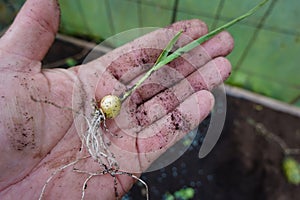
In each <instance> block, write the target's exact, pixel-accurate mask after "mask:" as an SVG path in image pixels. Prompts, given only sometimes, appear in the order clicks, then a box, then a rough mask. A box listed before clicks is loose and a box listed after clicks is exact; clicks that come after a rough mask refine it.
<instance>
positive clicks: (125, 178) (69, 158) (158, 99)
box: [3, 1, 267, 199]
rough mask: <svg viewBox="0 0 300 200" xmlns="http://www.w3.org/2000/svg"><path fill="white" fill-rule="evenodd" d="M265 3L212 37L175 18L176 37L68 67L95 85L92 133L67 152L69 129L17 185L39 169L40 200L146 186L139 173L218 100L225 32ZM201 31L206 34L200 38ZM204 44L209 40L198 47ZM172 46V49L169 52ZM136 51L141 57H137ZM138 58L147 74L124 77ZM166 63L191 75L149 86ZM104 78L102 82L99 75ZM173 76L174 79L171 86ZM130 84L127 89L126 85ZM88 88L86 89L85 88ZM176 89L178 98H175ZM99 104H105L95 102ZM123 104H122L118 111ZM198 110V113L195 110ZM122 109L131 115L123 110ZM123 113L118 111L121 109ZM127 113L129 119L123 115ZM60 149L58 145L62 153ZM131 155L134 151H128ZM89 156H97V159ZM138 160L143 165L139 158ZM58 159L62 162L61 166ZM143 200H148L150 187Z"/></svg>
mask: <svg viewBox="0 0 300 200" xmlns="http://www.w3.org/2000/svg"><path fill="white" fill-rule="evenodd" d="M266 2H267V1H263V2H262V3H261V4H259V5H258V6H257V7H255V8H254V9H252V10H250V11H249V12H248V13H247V14H245V15H243V16H241V17H239V18H237V19H235V20H233V21H231V22H229V23H227V24H226V25H224V26H222V27H220V28H218V29H216V30H214V31H212V32H210V33H208V34H204V33H205V32H206V28H205V26H204V25H203V23H202V22H199V21H197V20H194V21H188V22H178V23H175V24H174V25H172V26H170V27H169V29H170V30H172V32H173V34H169V35H168V34H165V33H166V29H161V30H158V31H156V32H155V33H152V34H149V35H147V36H144V37H142V38H141V39H137V40H136V41H134V42H132V43H129V44H127V45H125V46H123V47H121V48H119V49H116V50H114V51H112V52H110V53H109V54H108V55H106V56H104V57H103V58H100V59H98V60H96V61H93V62H91V63H89V64H86V65H89V68H87V66H79V67H75V68H72V69H69V71H68V72H67V73H70V72H71V74H74V73H75V74H76V75H77V76H78V77H77V78H78V79H79V80H80V81H83V82H84V81H86V82H87V83H93V84H94V86H91V87H92V90H93V91H94V94H92V95H86V96H85V97H86V98H87V100H88V102H86V103H87V104H90V103H91V102H92V101H93V99H95V100H96V104H95V105H94V107H92V109H91V112H90V113H89V114H84V115H81V117H82V118H84V120H85V123H86V124H87V131H83V132H82V133H79V135H80V138H81V140H80V142H79V143H82V144H83V145H82V146H81V145H78V142H76V143H77V145H75V146H73V147H72V148H71V149H68V148H70V146H68V148H66V146H64V145H63V142H65V143H66V142H67V141H66V139H67V138H69V139H70V138H71V139H70V140H76V138H74V137H73V136H72V135H70V134H71V133H70V132H73V133H74V130H72V131H70V132H68V133H69V134H66V135H65V136H64V137H63V138H61V140H60V141H59V142H58V144H57V146H56V150H55V149H54V150H53V151H51V153H50V154H49V155H48V156H46V155H45V156H46V157H45V158H44V159H43V160H42V162H41V164H39V165H38V166H37V168H34V169H35V170H33V173H32V174H30V172H28V173H29V174H28V176H26V177H25V178H24V180H22V181H21V182H20V183H18V184H15V185H13V187H15V188H26V187H28V186H24V185H22V182H26V181H30V180H31V181H32V180H35V179H34V178H36V176H38V174H39V172H40V173H41V174H43V176H46V175H47V174H48V175H49V176H48V178H47V179H43V180H45V183H44V184H42V189H41V192H40V195H39V198H40V199H46V198H48V196H49V198H51V196H52V198H56V197H66V198H72V199H73V197H77V198H78V197H79V196H81V199H84V198H85V197H86V198H96V197H97V196H98V197H99V198H100V199H110V198H113V197H115V198H119V197H120V196H121V195H123V194H124V193H125V192H126V191H128V190H129V189H130V187H131V186H132V184H133V182H134V180H138V181H140V182H141V183H143V184H144V186H145V187H146V188H147V184H146V183H145V182H144V181H143V180H141V179H139V178H138V176H139V174H140V173H141V172H142V171H144V170H145V169H147V167H149V165H150V164H151V162H152V161H154V160H155V159H156V158H157V157H158V156H159V155H161V154H162V153H163V152H164V151H165V149H166V148H168V147H170V146H171V145H172V144H174V143H175V142H176V141H177V140H178V139H180V138H181V137H183V136H184V135H185V134H186V133H187V132H188V131H189V130H191V129H193V128H194V127H195V126H197V124H198V123H199V122H200V121H201V120H202V119H203V118H204V117H205V116H206V115H207V114H208V113H209V111H210V109H211V107H212V106H213V98H212V96H211V94H210V93H209V92H208V91H206V90H209V89H212V87H213V86H215V85H217V84H220V83H221V82H222V81H223V80H224V79H226V78H227V76H228V74H229V72H230V64H229V63H228V61H227V60H226V59H224V58H223V57H222V56H224V55H227V54H228V53H229V52H230V51H231V49H232V42H231V38H230V36H229V35H228V34H227V33H220V32H221V31H222V30H224V29H226V28H228V27H229V26H231V25H233V24H235V23H236V22H238V21H240V20H242V19H244V18H245V17H247V16H249V15H250V14H252V13H254V12H255V11H256V10H257V9H258V8H259V7H260V6H262V5H263V4H264V3H266ZM28 4H30V3H28ZM12 27H13V26H12ZM195 27H197V28H198V29H197V28H195ZM193 28H195V30H193ZM199 29H200V30H199ZM182 31H183V34H185V35H188V36H189V38H192V39H193V40H194V41H192V42H190V41H188V40H186V39H181V32H182ZM193 31H195V32H193ZM196 32H197V33H196ZM199 32H200V33H199ZM218 33H220V34H219V35H218V36H216V37H214V38H212V39H211V40H208V39H210V38H211V37H212V36H215V35H216V34H218ZM174 35H175V36H174ZM201 35H204V36H202V37H200V36H201ZM158 37H159V38H162V39H161V40H160V41H159V42H161V43H165V45H164V47H162V49H163V50H159V49H158V50H159V51H156V50H151V49H150V50H148V51H149V52H147V51H146V50H145V49H142V50H141V49H140V50H141V51H143V52H144V53H145V54H141V51H135V50H136V49H138V47H140V46H141V45H140V44H141V43H143V42H150V43H153V42H154V43H155V42H157V38H158ZM197 38H198V39H197ZM207 40H208V41H207ZM205 41H207V42H206V43H204V44H203V45H201V46H199V44H201V43H203V42H205ZM178 46H179V48H178ZM180 46H182V47H180ZM174 48H177V49H174ZM125 49H133V51H132V52H133V53H132V54H130V53H129V54H127V55H126V57H122V55H123V53H124V51H125V52H126V50H125ZM171 50H172V52H173V53H170V51H171ZM137 52H138V53H140V54H136V53H137ZM188 53H190V54H188ZM203 54H207V55H209V56H208V57H206V58H199V57H198V58H197V57H194V59H196V60H197V61H201V62H202V63H201V62H200V64H199V63H198V64H197V63H196V64H195V63H193V61H192V60H189V59H191V58H193V55H203ZM136 55H138V56H140V57H143V56H144V57H146V58H147V59H148V60H147V61H148V63H154V64H153V65H152V66H150V68H149V69H147V70H146V71H142V69H145V68H140V69H139V68H138V67H137V68H138V69H139V71H138V72H136V71H134V72H133V73H132V74H133V75H134V76H132V77H131V76H124V77H122V73H123V72H122V71H120V70H119V69H120V68H122V69H123V70H128V71H130V70H133V68H132V66H128V65H126V64H128V63H126V62H127V61H128V60H130V59H133V58H135V56H136ZM150 55H151V56H150ZM185 55H188V57H190V58H186V59H187V60H188V61H190V63H193V64H195V65H196V67H195V66H190V65H189V63H188V62H186V61H185V60H184V59H182V57H184V56H185ZM181 56H182V57H181ZM116 57H119V58H120V59H119V60H114V61H115V62H112V63H113V64H114V65H110V64H108V65H107V66H108V67H107V68H106V70H104V71H103V69H101V68H99V64H103V63H104V65H105V64H106V63H111V61H112V60H113V59H112V58H116ZM175 59H177V60H175ZM203 59H204V60H203ZM166 64H169V65H170V66H171V67H172V68H173V69H175V70H176V71H178V72H179V73H180V74H182V76H184V77H186V78H185V79H182V80H187V82H186V81H181V80H178V79H174V80H168V81H169V82H168V84H169V87H167V89H166V88H161V87H160V86H155V87H153V84H152V85H151V84H149V83H148V82H147V81H152V82H155V81H154V80H155V78H156V79H157V78H161V77H162V74H163V71H157V70H159V69H160V68H161V67H163V66H165V65H166ZM120 65H122V66H120ZM212 66H215V71H211V68H212ZM117 67H120V68H117ZM163 69H164V68H162V70H163ZM95 70H96V73H95ZM101 70H102V71H101ZM135 70H136V69H135ZM156 71H157V73H156ZM56 72H57V71H56ZM212 72H213V73H216V72H217V75H214V74H211V73H212ZM43 73H44V75H46V76H47V75H48V76H49V77H50V76H51V75H49V73H51V71H48V72H47V71H46V72H43ZM47 73H48V74H47ZM93 74H95V76H94V79H95V80H96V81H94V80H92V79H93V78H92V75H93ZM99 74H100V75H101V76H99ZM111 75H112V76H113V77H111ZM214 76H216V77H214ZM99 77H100V79H101V80H100V81H99V80H98V79H99ZM207 77H208V78H207ZM106 78H107V79H109V81H107V80H106ZM177 78H178V77H177ZM206 78H207V79H206ZM78 79H77V80H78ZM157 80H158V79H157ZM172 81H175V82H173V83H172ZM95 83H96V84H95ZM108 83H110V85H108ZM125 83H127V84H128V85H129V86H126V84H125ZM187 83H188V84H187ZM87 85H88V86H83V87H89V84H87ZM149 85H151V88H150V90H149V88H147V87H148V86H149ZM104 86H105V87H104ZM128 88H129V89H128ZM88 90H89V89H87V88H84V91H88ZM175 93H176V96H175V95H174V94H175ZM107 95H108V96H107ZM33 96H34V95H33ZM42 97H44V98H49V101H48V100H47V101H46V100H45V101H44V100H40V99H43V98H42ZM36 99H38V100H36ZM101 99H102V100H101ZM31 101H32V98H31ZM47 102H51V96H50V97H48V96H47V95H45V96H44V95H38V96H34V101H33V103H35V104H37V103H38V104H39V106H42V107H47V106H45V105H43V104H45V103H47ZM98 102H101V103H100V104H98ZM154 104H155V105H161V106H160V107H159V108H161V110H159V112H155V115H151V105H154ZM67 105H68V104H67ZM67 105H66V106H67ZM124 105H125V106H124ZM126 105H127V106H126ZM132 105H133V106H132ZM137 105H138V106H137ZM48 106H50V107H52V108H49V107H47V108H48V109H52V110H53V109H58V110H60V111H55V112H65V111H62V110H64V109H63V108H64V106H63V105H60V102H59V101H55V103H53V104H49V105H48ZM121 106H122V109H120V108H121ZM195 107H196V108H195ZM126 108H130V109H126ZM195 109H196V110H197V111H196V112H195ZM124 110H125V111H128V112H122V111H124ZM119 111H121V112H120V113H119ZM68 112H69V113H68V115H70V113H74V112H75V113H77V110H75V111H68ZM64 115H65V113H64ZM91 115H92V116H91ZM124 116H126V117H128V118H124ZM130 120H132V121H130ZM124 121H125V122H124ZM117 123H119V124H117ZM124 127H125V129H124ZM73 128H74V127H73ZM124 130H125V131H124ZM77 131H78V130H77ZM127 131H128V132H133V133H134V134H135V135H132V133H131V135H128V134H127V133H128V132H127ZM79 132H80V131H79ZM149 136H150V137H149ZM77 141H78V140H77ZM129 144H131V145H129ZM57 149H60V151H58V150H57ZM67 149H68V150H67ZM64 151H65V152H66V155H65V156H66V157H65V158H64V157H61V156H60V157H58V158H55V155H59V154H58V152H64ZM128 152H129V154H130V155H127V154H126V153H128ZM51 154H52V155H51ZM132 155H134V156H132ZM90 158H92V160H93V161H92V162H91V159H90ZM55 159H57V161H55ZM137 160H138V162H136V161H137ZM53 162H54V163H53ZM58 163H61V164H62V165H58ZM63 163H64V164H63ZM134 163H136V165H134ZM51 166H52V167H51ZM63 173H66V175H62V174H63ZM95 176H97V177H99V178H98V179H97V180H96V177H95ZM93 177H95V178H93ZM100 177H101V178H100ZM60 179H61V180H60ZM99 179H100V180H99ZM64 180H65V181H64ZM67 180H68V181H67ZM70 180H72V181H70ZM103 183H105V184H103ZM40 184H41V183H40ZM55 187H57V188H68V187H69V188H71V190H73V191H75V192H74V193H76V194H71V193H66V192H65V191H64V189H58V190H59V191H60V192H61V194H59V195H58V194H57V193H54V191H55ZM80 188H81V189H80ZM105 188H106V189H107V190H105ZM13 189H14V188H13ZM30 190H32V188H31V189H29V191H30ZM9 192H10V189H9V188H5V191H4V192H3V194H4V195H6V194H7V196H5V197H9ZM78 194H80V195H78ZM57 195H58V196H57ZM79 198H80V197H79ZM146 198H147V199H148V191H147V194H146Z"/></svg>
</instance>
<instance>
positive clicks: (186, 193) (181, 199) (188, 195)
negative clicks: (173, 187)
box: [163, 187, 195, 200]
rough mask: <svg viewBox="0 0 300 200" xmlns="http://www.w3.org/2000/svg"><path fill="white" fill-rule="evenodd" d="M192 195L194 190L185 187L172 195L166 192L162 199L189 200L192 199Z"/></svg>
mask: <svg viewBox="0 0 300 200" xmlns="http://www.w3.org/2000/svg"><path fill="white" fill-rule="evenodd" d="M194 195H195V190H194V189H193V188H191V187H187V188H182V189H180V190H178V191H176V192H174V194H171V193H169V192H167V193H166V194H164V197H163V199H164V200H189V199H192V198H193V197H194Z"/></svg>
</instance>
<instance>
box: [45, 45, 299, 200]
mask: <svg viewBox="0 0 300 200" xmlns="http://www.w3.org/2000/svg"><path fill="white" fill-rule="evenodd" d="M81 51H82V48H80V47H76V46H74V45H71V44H68V43H65V42H62V41H59V40H57V41H56V42H55V45H54V46H53V47H52V49H51V51H50V52H49V53H48V55H47V56H46V58H45V60H44V61H43V62H44V63H46V64H51V63H53V62H56V61H57V60H63V59H65V58H67V57H72V56H75V55H77V56H78V53H79V54H80V52H81ZM80 60H82V59H79V63H80ZM249 121H252V122H256V123H259V124H262V125H263V126H264V127H265V128H266V129H267V130H268V131H270V132H272V133H273V134H275V135H277V136H279V137H280V138H282V139H283V140H284V142H285V143H286V144H287V145H288V147H290V148H300V123H299V122H300V119H299V118H297V117H294V116H291V115H289V114H286V113H281V112H277V111H274V110H271V109H269V108H266V107H263V106H261V105H257V104H255V103H253V102H249V101H247V100H244V99H238V98H233V97H230V96H228V97H227V116H226V122H225V127H224V129H223V132H222V134H221V137H220V139H219V141H218V142H217V144H216V146H215V147H214V149H213V150H212V152H210V153H209V155H207V156H206V157H205V158H203V159H199V158H198V153H199V149H200V146H201V141H203V138H204V136H205V132H206V129H207V127H208V124H209V118H207V119H206V120H205V121H204V122H203V123H202V124H201V125H200V126H199V130H198V134H197V136H196V138H195V140H194V141H193V143H192V145H191V146H190V148H189V149H188V150H187V151H186V152H185V153H184V155H183V156H181V157H180V158H179V159H178V160H177V161H176V162H174V163H172V164H171V165H170V166H168V167H166V168H163V169H160V170H157V171H155V172H149V173H145V174H143V175H142V179H143V180H144V181H146V182H147V184H148V185H149V189H150V199H163V196H164V194H165V193H167V192H169V193H174V192H175V191H178V190H180V189H182V188H184V187H191V188H193V189H194V191H195V195H194V198H193V199H197V200H227V199H228V200H248V199H249V200H253V199H256V200H293V199H299V197H300V185H298V186H295V185H292V184H289V183H288V182H287V180H286V178H285V176H284V174H283V171H282V160H283V158H284V154H283V151H282V149H281V148H280V146H279V145H278V143H276V142H274V141H273V140H270V139H267V138H266V137H264V136H262V135H261V133H259V131H258V130H257V129H256V128H255V125H251V124H250V123H249ZM294 158H295V159H296V160H298V161H300V156H299V155H298V156H294ZM143 192H144V189H143V187H142V186H140V185H139V184H135V186H134V187H133V188H132V190H131V191H130V192H129V193H128V194H127V195H126V196H125V197H124V198H123V199H124V200H125V199H128V200H129V199H133V200H135V199H144V197H143V195H141V193H143Z"/></svg>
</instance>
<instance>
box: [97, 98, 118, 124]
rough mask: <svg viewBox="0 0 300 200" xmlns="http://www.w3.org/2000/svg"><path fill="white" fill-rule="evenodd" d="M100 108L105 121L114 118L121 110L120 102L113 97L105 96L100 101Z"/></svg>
mask: <svg viewBox="0 0 300 200" xmlns="http://www.w3.org/2000/svg"><path fill="white" fill-rule="evenodd" d="M100 108H101V109H102V111H103V113H104V114H105V117H106V118H107V119H111V118H115V117H116V116H117V115H118V114H119V113H120V110H121V100H120V98H119V97H117V96H114V95H107V96H105V97H103V98H102V99H101V102H100Z"/></svg>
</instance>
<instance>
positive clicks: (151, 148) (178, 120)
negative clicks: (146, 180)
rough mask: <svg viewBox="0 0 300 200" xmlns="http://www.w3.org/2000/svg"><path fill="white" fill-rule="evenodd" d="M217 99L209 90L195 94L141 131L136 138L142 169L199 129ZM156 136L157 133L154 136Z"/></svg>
mask: <svg viewBox="0 0 300 200" xmlns="http://www.w3.org/2000/svg"><path fill="white" fill-rule="evenodd" d="M213 105H214V97H213V95H212V94H211V93H210V92H208V91H205V90H203V91H199V92H197V93H194V94H193V95H191V96H190V97H189V98H187V99H186V100H185V101H184V102H182V103H181V104H180V105H179V106H178V107H177V108H176V109H174V110H173V111H172V112H171V113H169V114H168V115H166V116H164V117H163V118H161V119H160V120H158V121H156V122H155V123H153V124H151V125H150V126H148V127H147V128H146V129H144V130H143V131H141V132H140V133H139V135H138V138H137V139H136V140H137V141H136V144H137V150H138V152H139V155H140V156H139V159H140V163H141V165H142V166H141V168H142V169H143V170H145V169H146V168H147V167H148V166H149V165H150V163H149V161H154V160H155V159H157V158H158V157H159V156H160V155H161V154H162V153H163V152H165V151H166V150H167V149H168V148H169V147H171V146H172V145H174V144H175V143H176V142H177V141H178V140H180V139H181V138H182V137H183V136H185V135H186V134H187V133H188V132H190V131H191V130H193V129H195V128H196V126H197V125H198V124H199V123H200V122H201V121H202V120H203V119H204V118H205V117H207V115H208V114H209V112H210V111H211V109H212V107H213ZM153 133H154V134H153Z"/></svg>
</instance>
